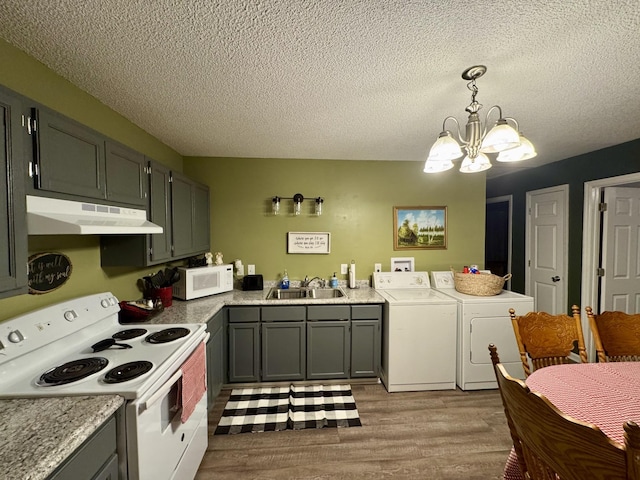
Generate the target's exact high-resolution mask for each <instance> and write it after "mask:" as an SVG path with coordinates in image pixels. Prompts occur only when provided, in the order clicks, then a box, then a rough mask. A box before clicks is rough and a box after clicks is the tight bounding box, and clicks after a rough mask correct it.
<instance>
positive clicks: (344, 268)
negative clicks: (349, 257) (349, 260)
mask: <svg viewBox="0 0 640 480" xmlns="http://www.w3.org/2000/svg"><path fill="white" fill-rule="evenodd" d="M348 268H349V267H348V266H347V264H346V263H341V264H340V273H341V274H342V275H346V274H347V273H349V270H348Z"/></svg>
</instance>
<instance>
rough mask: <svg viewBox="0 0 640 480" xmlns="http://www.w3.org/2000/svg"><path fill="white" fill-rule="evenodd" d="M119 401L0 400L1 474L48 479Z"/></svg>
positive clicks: (12, 479) (7, 478)
mask: <svg viewBox="0 0 640 480" xmlns="http://www.w3.org/2000/svg"><path fill="white" fill-rule="evenodd" d="M123 403H124V399H123V398H122V397H119V396H117V395H99V396H83V397H58V398H16V399H8V400H4V399H3V400H0V418H1V419H2V421H0V465H2V474H0V476H1V477H2V478H3V479H4V480H41V479H45V478H47V477H48V476H49V475H50V474H51V473H53V471H54V470H55V469H56V468H57V467H58V466H59V465H60V464H61V463H62V462H63V461H64V460H65V459H66V458H67V457H68V456H69V455H71V453H73V451H74V450H76V449H77V448H78V447H79V446H80V445H82V443H83V442H84V441H85V440H87V439H88V438H89V437H90V436H91V434H92V433H93V432H95V431H96V429H97V428H98V427H99V426H100V425H102V424H103V423H104V422H105V421H106V420H107V419H108V418H109V417H111V415H113V414H114V413H115V411H116V410H117V409H118V408H119V407H120V406H121V405H122V404H123Z"/></svg>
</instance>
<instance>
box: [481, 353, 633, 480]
mask: <svg viewBox="0 0 640 480" xmlns="http://www.w3.org/2000/svg"><path fill="white" fill-rule="evenodd" d="M494 348H495V347H494ZM493 359H494V352H492V360H493ZM495 359H496V360H497V362H496V363H495V364H494V367H495V372H496V379H497V380H498V387H499V389H500V395H501V397H502V401H503V405H504V410H505V415H506V416H507V422H508V423H509V428H510V430H512V431H513V433H512V438H513V440H514V447H515V450H516V453H517V454H518V460H519V463H520V465H521V469H522V474H523V477H524V478H527V479H531V480H585V479H587V478H588V479H590V480H605V479H607V480H611V479H627V480H640V426H638V425H637V424H636V423H634V422H631V421H628V422H625V424H624V432H625V433H624V436H625V442H624V445H620V444H619V443H617V442H615V441H613V440H611V439H610V438H609V437H607V436H606V435H605V434H604V433H603V432H602V431H601V430H600V429H599V428H598V427H597V426H595V425H593V424H590V423H586V422H582V421H580V420H577V419H575V418H572V417H570V416H568V415H565V414H563V413H562V412H561V411H560V410H558V409H557V408H556V407H555V406H554V405H553V404H552V403H551V402H550V401H549V400H548V399H547V398H546V397H545V396H544V395H542V394H539V393H536V392H532V391H531V390H529V387H527V386H526V384H525V383H524V382H523V381H521V380H519V379H517V378H512V377H511V376H509V374H508V373H507V371H506V369H505V368H504V366H503V365H502V364H501V363H499V358H498V355H497V351H496V352H495Z"/></svg>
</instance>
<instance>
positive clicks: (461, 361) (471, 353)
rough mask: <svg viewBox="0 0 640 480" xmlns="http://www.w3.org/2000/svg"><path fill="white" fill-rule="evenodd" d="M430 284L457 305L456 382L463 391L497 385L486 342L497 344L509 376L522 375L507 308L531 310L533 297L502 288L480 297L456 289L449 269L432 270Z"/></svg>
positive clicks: (518, 311)
mask: <svg viewBox="0 0 640 480" xmlns="http://www.w3.org/2000/svg"><path fill="white" fill-rule="evenodd" d="M431 277H432V281H433V287H434V288H435V289H437V290H438V291H440V292H443V293H446V294H447V295H449V296H450V297H451V298H454V299H455V300H456V301H457V304H458V309H457V310H458V362H457V372H456V383H457V384H458V387H460V388H461V389H462V390H480V389H485V388H498V384H497V382H496V376H495V373H494V371H493V364H492V363H491V357H490V356H489V344H490V343H493V344H495V345H496V346H497V347H498V353H499V354H500V362H501V363H502V364H503V365H504V366H505V367H506V369H507V371H508V372H509V375H511V376H513V377H516V378H520V379H522V378H524V370H523V369H522V363H521V362H520V354H519V353H518V346H517V344H516V337H515V335H514V333H513V327H512V326H511V318H510V317H509V309H510V308H513V309H514V310H515V311H516V314H518V315H524V314H525V313H527V312H530V311H532V310H533V297H529V296H527V295H522V294H520V293H516V292H511V291H508V290H502V292H501V293H499V294H498V295H493V296H488V297H481V296H476V295H468V294H466V293H460V292H458V291H457V290H456V289H455V284H454V281H453V273H452V272H451V271H444V272H431Z"/></svg>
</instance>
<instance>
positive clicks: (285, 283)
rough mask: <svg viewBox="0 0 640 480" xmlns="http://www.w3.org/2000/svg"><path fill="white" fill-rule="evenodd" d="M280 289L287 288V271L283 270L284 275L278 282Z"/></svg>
mask: <svg viewBox="0 0 640 480" xmlns="http://www.w3.org/2000/svg"><path fill="white" fill-rule="evenodd" d="M280 288H282V289H283V290H286V289H287V288H289V274H288V273H287V269H286V268H285V269H284V273H283V274H282V281H281V282H280Z"/></svg>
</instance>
